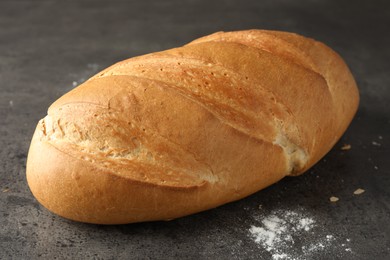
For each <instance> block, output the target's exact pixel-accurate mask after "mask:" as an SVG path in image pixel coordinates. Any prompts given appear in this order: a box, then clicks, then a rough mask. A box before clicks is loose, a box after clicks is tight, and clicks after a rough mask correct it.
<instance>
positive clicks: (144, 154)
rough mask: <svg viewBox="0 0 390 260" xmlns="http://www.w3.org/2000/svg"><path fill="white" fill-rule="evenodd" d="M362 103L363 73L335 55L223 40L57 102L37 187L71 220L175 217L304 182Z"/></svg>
mask: <svg viewBox="0 0 390 260" xmlns="http://www.w3.org/2000/svg"><path fill="white" fill-rule="evenodd" d="M357 104H358V92H357V88H356V84H355V82H354V79H353V77H352V75H351V74H350V72H349V70H348V68H347V67H346V65H345V64H344V62H343V61H342V59H341V58H340V57H339V56H338V55H337V54H336V53H334V52H333V51H332V50H330V49H329V48H328V47H326V46H325V45H323V44H321V43H319V42H316V41H314V40H311V39H308V38H304V37H302V36H298V35H296V34H291V33H284V32H274V31H260V30H250V31H241V32H230V33H223V32H220V33H216V34H212V35H209V36H206V37H203V38H200V39H197V40H195V41H193V42H191V43H190V44H188V45H185V46H183V47H180V48H175V49H171V50H167V51H163V52H158V53H152V54H148V55H144V56H140V57H135V58H132V59H128V60H125V61H122V62H119V63H117V64H115V65H113V66H111V67H109V68H107V69H106V70H104V71H102V72H101V73H98V74H97V75H95V76H94V77H92V78H91V79H89V80H88V81H86V82H85V83H84V84H82V85H81V86H79V87H77V88H76V89H74V90H72V91H70V92H69V93H67V94H65V95H64V96H63V97H61V98H60V99H58V100H57V101H56V102H55V103H54V104H53V105H52V106H51V107H50V108H49V111H48V115H47V116H46V117H45V118H44V119H42V120H41V121H40V122H39V124H38V127H37V130H36V133H35V135H34V138H33V141H32V144H31V148H30V152H29V160H28V165H27V168H28V169H27V177H28V181H29V185H30V188H31V190H32V191H33V193H34V195H35V196H36V197H37V198H38V200H39V201H40V202H41V203H42V204H43V205H45V206H46V207H47V208H48V209H50V210H52V211H53V212H56V213H57V214H59V215H62V216H64V217H67V218H70V219H74V220H78V221H85V222H92V223H106V224H112V223H129V222H137V221H149V220H160V219H171V218H176V217H180V216H183V215H187V214H191V213H194V212H198V211H201V210H205V209H208V208H212V207H215V206H218V205H221V204H223V203H226V202H229V201H233V200H237V199H240V198H242V197H245V196H247V195H249V194H251V193H253V192H256V191H257V190H260V189H262V188H264V187H266V186H269V185H271V184H272V183H274V182H276V181H278V180H280V179H281V178H283V177H284V176H287V175H297V174H301V173H302V172H304V171H305V170H307V169H308V168H309V167H311V166H312V165H313V164H314V163H316V162H317V161H318V160H319V159H321V158H322V157H323V156H324V155H325V154H326V153H327V152H328V151H329V150H330V149H331V147H332V146H333V145H334V144H335V143H336V142H337V140H338V139H339V138H340V137H341V135H342V133H343V132H344V131H345V129H346V128H347V126H348V124H349V123H350V121H351V120H352V117H353V115H354V113H355V111H356V108H357ZM42 152H45V153H48V155H47V156H42Z"/></svg>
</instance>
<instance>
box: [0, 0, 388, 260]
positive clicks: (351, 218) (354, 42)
mask: <svg viewBox="0 0 390 260" xmlns="http://www.w3.org/2000/svg"><path fill="white" fill-rule="evenodd" d="M389 26H390V7H389V4H388V1H379V0H375V1H345V0H341V1H327V0H321V1H320V0H299V1H286V0H278V1H256V0H253V1H195V0H192V1H179V0H166V1H151V0H150V1H149V0H144V1H102V0H97V1H87V0H83V1H77V3H76V1H59V0H58V1H56V0H52V1H49V0H35V1H24V0H18V1H10V0H2V1H1V2H0V259H39V258H42V259H130V258H132V259H196V258H198V259H270V258H271V256H272V254H273V252H268V251H267V250H266V248H264V247H263V246H261V244H257V243H255V242H254V239H253V237H251V236H250V233H249V228H250V227H251V225H255V226H259V227H260V226H261V220H262V218H266V217H267V216H270V215H272V214H274V213H275V212H277V211H278V210H293V211H298V212H300V213H301V214H303V216H309V217H310V218H312V219H314V220H315V221H316V222H315V224H316V227H315V228H314V229H313V230H312V231H313V232H311V233H305V234H298V233H297V234H293V235H294V239H295V242H296V243H295V244H294V246H293V247H292V248H289V249H288V250H287V249H286V250H285V251H283V253H286V255H287V256H288V257H290V258H286V259H292V258H297V259H389V255H390V227H389V224H390V188H389V187H390V177H389V175H390V160H389V159H390V158H389V156H390V153H389V148H388V147H389V145H390V141H389V140H390V110H389V101H390V78H389V77H390V76H389V75H390V73H389V72H390V66H389V58H390V51H389V49H390V33H389ZM248 28H263V29H276V30H286V31H293V32H297V33H300V34H303V35H307V36H310V37H313V38H316V39H318V40H321V41H323V42H325V43H327V44H328V45H329V46H331V47H332V48H334V49H335V50H336V51H338V52H339V53H340V54H341V55H342V56H343V57H344V58H345V60H346V62H347V63H348V64H349V66H350V68H351V70H352V72H353V74H354V75H355V77H356V80H357V83H358V85H359V88H360V92H361V104H360V108H359V111H358V113H357V116H356V118H355V119H354V121H353V123H352V125H351V127H350V128H349V129H348V131H347V132H346V134H345V135H344V136H343V138H342V139H341V141H340V142H339V143H338V144H337V145H336V146H335V148H334V149H333V150H332V151H331V152H330V153H329V154H328V155H327V156H326V157H325V158H324V159H323V160H322V161H321V162H320V163H318V164H317V165H316V166H315V167H313V168H312V169H311V170H310V171H309V172H308V173H306V174H305V175H303V176H301V177H297V178H286V179H284V180H282V181H281V182H279V183H277V184H275V185H273V186H271V187H269V188H267V189H265V190H263V191H260V192H258V193H256V194H254V195H252V196H250V197H248V198H246V199H243V200H241V201H238V202H235V203H231V204H228V205H225V206H222V207H219V208H217V209H214V210H210V211H207V212H203V213H200V214H196V215H193V216H189V217H185V218H181V219H178V220H174V221H170V222H155V223H140V224H132V225H122V226H98V225H88V224H81V223H75V222H71V221H68V220H65V219H62V218H60V217H57V216H55V215H53V214H51V213H50V212H48V211H47V210H46V209H44V208H43V207H42V206H41V205H39V204H38V203H37V201H36V200H35V199H34V197H33V196H32V194H31V193H30V191H29V189H28V187H27V184H26V179H25V164H26V156H27V152H28V147H29V141H30V138H31V136H32V134H33V131H34V128H35V125H36V123H37V121H38V120H39V119H40V118H42V117H44V116H45V114H46V109H47V107H48V106H49V105H50V104H51V103H52V102H53V101H54V100H56V99H57V98H58V97H59V96H61V95H62V94H64V93H65V92H67V91H69V90H70V89H72V88H73V87H74V85H77V84H79V83H81V82H82V81H84V80H85V79H87V78H88V77H90V76H91V75H93V74H94V73H96V72H97V71H99V70H101V69H103V68H105V67H106V66H108V65H110V64H112V63H114V62H116V61H119V60H122V59H125V58H127V57H131V56H135V55H139V54H144V53H148V52H152V51H158V50H162V49H166V48H170V47H174V46H178V45H182V44H184V43H186V42H189V41H191V40H192V39H194V38H196V37H199V36H202V35H205V34H208V33H212V32H214V31H218V30H237V29H248ZM344 143H347V144H351V145H352V149H351V150H349V151H341V150H340V147H341V146H342V145H343V144H344ZM42 156H45V155H42ZM357 188H363V189H365V190H366V192H365V193H363V194H361V195H359V196H357V195H353V191H354V190H356V189H357ZM330 196H337V197H339V198H340V200H339V201H338V202H337V203H330V202H329V197H330ZM259 205H261V209H259ZM327 234H331V235H332V236H333V237H334V238H335V242H334V243H332V244H330V245H326V246H325V248H324V249H322V250H319V251H318V252H312V253H311V254H305V253H304V252H303V251H302V249H301V248H302V246H304V245H307V244H308V243H310V241H312V240H316V239H317V240H318V239H320V238H321V237H324V236H325V235H327ZM347 239H348V240H349V241H348V244H347V245H345V246H342V243H347V242H345V241H347ZM318 241H322V240H318ZM343 241H344V242H343ZM346 247H348V248H349V249H350V250H345V249H346ZM274 257H275V256H274Z"/></svg>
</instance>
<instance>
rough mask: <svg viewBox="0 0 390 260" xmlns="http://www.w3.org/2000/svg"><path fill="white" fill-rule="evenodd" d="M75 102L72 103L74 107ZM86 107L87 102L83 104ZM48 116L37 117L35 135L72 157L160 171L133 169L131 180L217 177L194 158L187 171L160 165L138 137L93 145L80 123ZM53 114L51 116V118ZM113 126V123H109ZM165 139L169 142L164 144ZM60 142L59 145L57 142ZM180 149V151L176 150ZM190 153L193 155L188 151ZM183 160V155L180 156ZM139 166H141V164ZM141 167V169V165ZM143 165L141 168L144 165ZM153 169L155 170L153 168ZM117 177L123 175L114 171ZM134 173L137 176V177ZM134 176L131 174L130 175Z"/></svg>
mask: <svg viewBox="0 0 390 260" xmlns="http://www.w3.org/2000/svg"><path fill="white" fill-rule="evenodd" d="M75 104H77V102H74V103H72V106H75ZM87 105H88V106H90V105H91V104H89V103H87ZM52 112H53V113H52V115H47V116H46V117H45V118H44V119H42V120H40V122H39V124H38V129H37V130H38V136H39V138H40V141H41V142H47V143H49V144H51V145H52V146H54V147H57V149H58V150H60V151H62V149H59V148H58V147H63V148H64V147H67V148H66V149H67V152H66V153H67V154H71V155H72V156H73V157H75V158H78V159H82V160H84V161H87V162H90V163H93V164H99V165H100V166H102V167H103V168H108V169H110V168H113V169H114V170H115V169H116V170H118V171H122V169H121V168H118V169H117V166H118V165H124V166H125V167H126V168H127V167H130V168H132V166H131V165H133V164H134V163H137V164H139V165H140V167H141V166H142V165H144V166H145V167H146V168H150V167H151V169H152V171H157V169H158V171H163V172H165V173H164V174H163V175H156V174H153V172H149V173H148V174H146V175H145V174H142V173H141V175H140V174H138V173H137V171H135V172H133V173H132V174H131V176H128V177H130V178H131V179H133V178H135V180H139V181H142V182H147V183H158V184H159V185H163V186H164V185H165V186H169V185H172V186H175V187H189V186H194V185H195V186H199V185H203V184H204V182H205V181H206V182H208V183H214V182H216V181H217V180H218V178H217V176H215V175H214V174H213V172H212V170H211V169H208V168H210V166H209V165H205V166H204V167H203V166H201V165H200V164H201V162H200V161H198V160H197V159H196V158H194V160H195V161H197V163H198V164H199V165H198V166H199V167H192V168H191V170H190V169H188V168H186V167H183V165H177V164H175V163H172V162H171V161H166V160H163V161H164V162H165V163H163V164H161V160H159V159H158V158H159V155H158V153H157V152H156V151H154V150H153V151H152V150H149V147H148V146H145V145H144V144H143V143H141V140H142V139H140V140H137V143H136V145H135V146H134V147H127V146H126V147H125V148H123V147H122V148H121V147H115V146H112V145H110V144H108V143H104V144H103V145H101V144H100V145H96V140H95V139H96V138H98V137H96V133H92V132H89V133H88V132H86V129H83V128H82V127H80V126H77V122H67V121H66V118H63V117H62V119H58V118H61V116H59V115H56V114H55V113H54V111H52ZM111 112H112V110H111ZM53 116H54V117H53ZM112 124H114V125H115V122H112ZM151 134H152V135H153V136H152V137H150V138H149V139H152V140H155V139H158V140H159V143H160V144H161V145H168V146H170V147H171V148H170V149H175V150H178V151H179V153H183V154H186V158H187V159H188V156H189V155H190V154H188V153H187V152H186V151H181V150H182V147H181V146H179V145H178V144H174V143H172V142H170V140H167V139H166V138H164V140H162V139H161V138H162V137H161V136H155V134H157V133H152V132H151ZM167 142H169V143H167ZM59 144H60V145H59ZM180 151H181V152H180ZM190 156H194V155H193V154H191V155H190ZM182 159H183V160H184V159H185V158H182ZM142 167H143V166H142ZM142 167H141V168H142ZM145 167H144V168H145ZM153 169H155V170H153ZM118 174H119V175H121V176H127V174H125V175H123V174H120V172H118ZM137 174H138V175H140V176H138V177H137ZM133 175H134V176H133Z"/></svg>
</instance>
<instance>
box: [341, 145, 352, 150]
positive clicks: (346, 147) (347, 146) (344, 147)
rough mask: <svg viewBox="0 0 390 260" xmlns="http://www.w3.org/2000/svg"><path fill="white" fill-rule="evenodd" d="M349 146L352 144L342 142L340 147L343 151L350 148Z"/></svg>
mask: <svg viewBox="0 0 390 260" xmlns="http://www.w3.org/2000/svg"><path fill="white" fill-rule="evenodd" d="M351 147H352V146H351V145H350V144H344V145H343V146H342V147H341V148H340V149H341V150H343V151H347V150H350V149H351Z"/></svg>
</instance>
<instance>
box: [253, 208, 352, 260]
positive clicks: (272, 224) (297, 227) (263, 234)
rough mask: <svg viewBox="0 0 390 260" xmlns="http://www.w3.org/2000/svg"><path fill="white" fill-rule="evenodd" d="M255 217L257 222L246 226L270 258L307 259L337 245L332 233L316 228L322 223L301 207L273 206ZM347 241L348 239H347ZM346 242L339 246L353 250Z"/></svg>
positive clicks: (346, 250) (345, 250)
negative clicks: (263, 214) (281, 208)
mask: <svg viewBox="0 0 390 260" xmlns="http://www.w3.org/2000/svg"><path fill="white" fill-rule="evenodd" d="M257 218H258V222H259V223H258V224H259V225H252V226H251V227H250V228H249V233H250V236H251V238H252V239H253V240H254V241H255V242H256V243H257V244H258V245H259V246H261V247H262V248H264V249H265V250H266V251H268V252H269V253H270V254H271V255H272V259H273V260H284V259H287V260H293V259H294V260H298V259H310V258H313V257H314V256H316V255H319V254H321V252H324V251H325V250H327V248H330V249H334V248H335V247H337V246H338V248H340V245H339V244H340V243H338V241H337V239H336V238H335V236H334V235H331V234H327V235H324V232H323V231H322V232H319V231H321V225H320V224H317V223H316V221H315V220H314V219H313V217H312V216H310V215H308V214H307V212H305V211H304V210H303V209H300V210H294V211H292V210H276V211H272V212H271V214H269V215H267V216H260V217H257ZM316 231H317V232H316ZM325 234H326V233H325ZM346 241H347V242H350V240H349V239H347V240H346ZM346 246H347V245H346V244H342V245H341V247H342V249H341V250H342V251H344V252H352V250H351V248H349V247H346Z"/></svg>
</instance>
